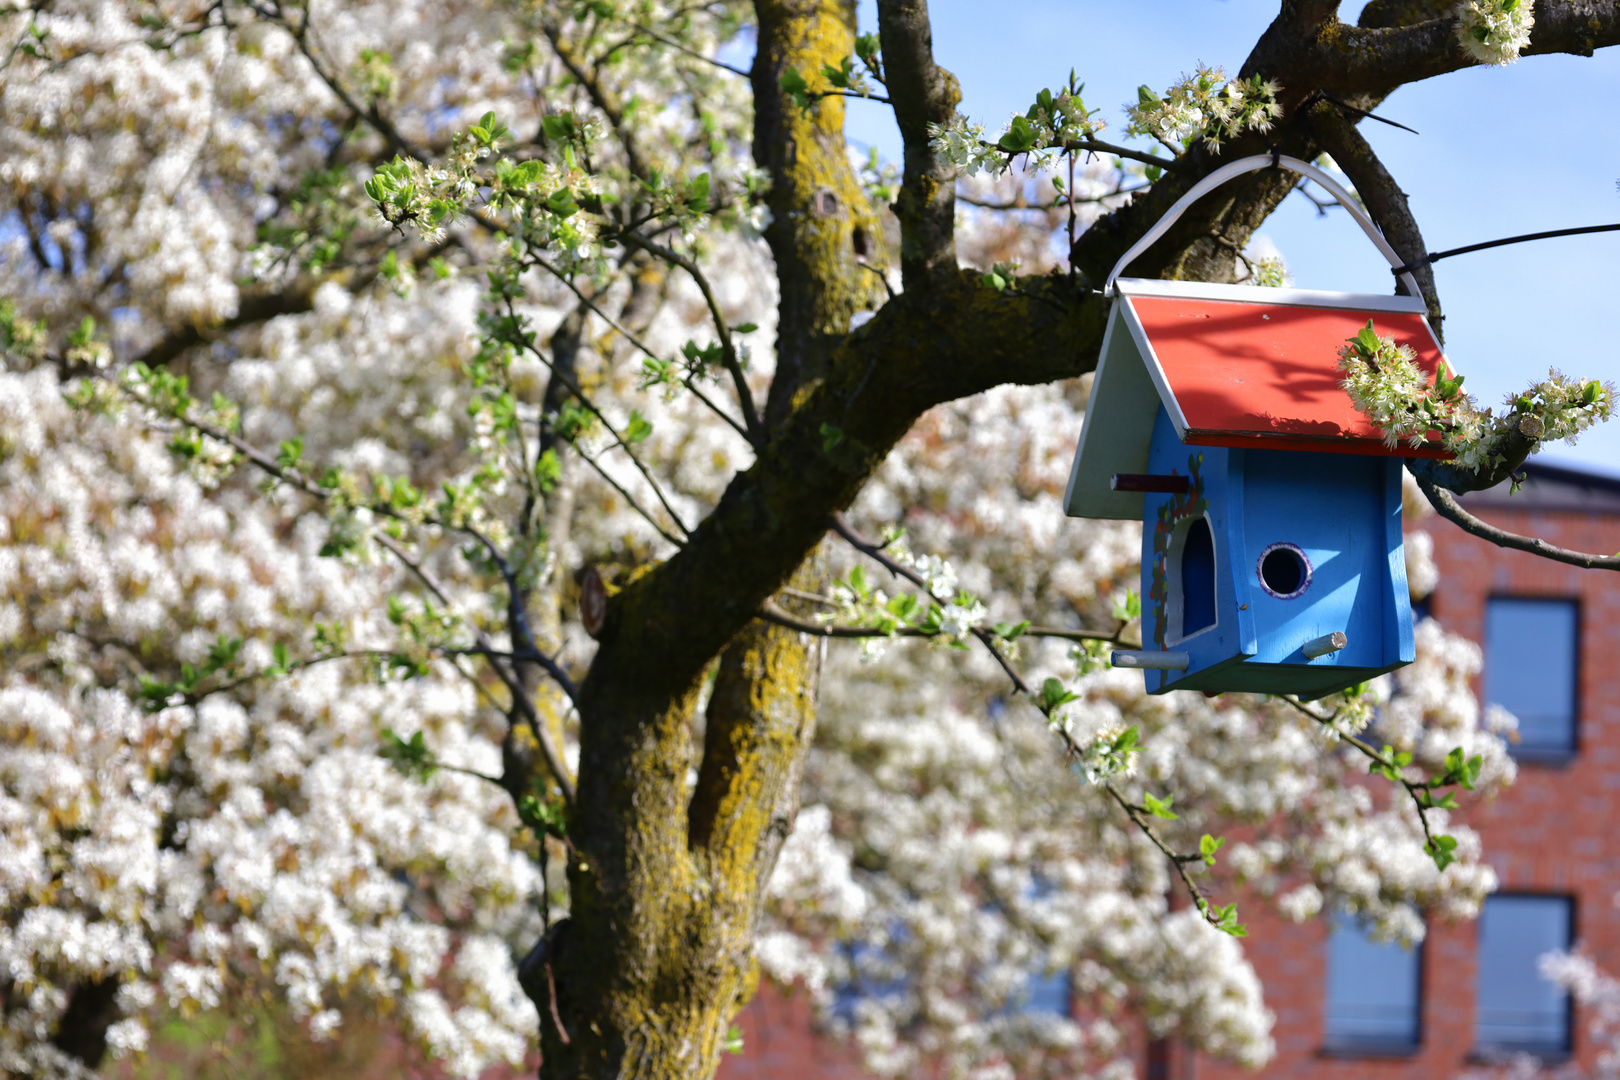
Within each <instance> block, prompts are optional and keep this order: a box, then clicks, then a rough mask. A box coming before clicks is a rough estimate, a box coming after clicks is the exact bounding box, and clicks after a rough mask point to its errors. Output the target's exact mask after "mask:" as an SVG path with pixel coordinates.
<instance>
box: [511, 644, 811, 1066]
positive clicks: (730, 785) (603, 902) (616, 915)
mask: <svg viewBox="0 0 1620 1080" xmlns="http://www.w3.org/2000/svg"><path fill="white" fill-rule="evenodd" d="M818 669H819V642H818V641H817V640H816V639H812V638H809V637H807V636H805V635H801V634H798V633H796V632H794V631H789V630H784V629H782V628H780V627H776V626H770V625H767V624H763V623H752V624H750V625H749V626H747V627H745V628H744V629H743V630H742V632H741V633H739V634H738V635H737V637H736V638H735V639H734V640H733V641H732V642H731V643H730V644H729V645H728V646H727V648H726V650H725V652H724V654H723V656H722V658H721V661H720V665H719V670H718V672H717V673H716V677H715V683H714V688H713V691H712V694H711V696H710V699H709V705H708V710H707V725H706V732H705V745H704V751H703V762H702V768H701V771H700V772H699V775H698V778H697V783H696V786H695V787H693V786H690V785H689V782H688V774H687V768H688V765H687V763H688V761H689V758H690V747H689V727H690V722H691V720H692V717H693V709H694V708H695V706H696V701H697V697H698V692H697V691H698V687H697V686H693V687H690V688H689V689H688V691H687V692H686V693H684V694H681V695H679V696H678V698H677V703H676V705H675V706H674V707H672V708H665V709H662V710H660V711H658V712H657V713H656V714H655V715H656V717H657V719H656V722H655V723H653V724H651V725H648V726H647V727H646V728H638V727H637V726H632V725H623V724H609V725H604V726H607V727H611V728H612V729H614V730H615V731H616V732H617V733H618V734H617V736H616V737H613V738H610V739H602V740H587V742H588V745H587V748H586V751H585V753H586V755H587V757H586V758H585V760H584V761H582V768H581V770H580V775H581V785H580V791H579V800H580V801H579V810H578V811H577V812H576V816H575V821H576V825H575V828H574V832H573V840H574V845H575V847H576V849H577V851H578V854H577V855H576V856H575V857H574V858H573V860H572V861H571V863H570V866H569V878H570V884H571V886H572V893H573V915H572V917H571V918H570V919H569V920H567V921H566V922H565V923H563V924H560V925H559V926H558V927H557V932H556V933H555V934H554V937H553V941H552V943H551V948H550V954H549V960H550V962H551V965H552V975H553V978H552V980H551V982H550V983H549V985H548V984H546V983H545V982H544V981H543V980H534V982H535V983H536V986H535V987H534V989H537V990H538V991H539V1000H538V1001H537V1004H538V1005H539V1007H540V1012H541V1016H542V1018H543V1022H542V1029H543V1052H544V1055H545V1064H544V1066H543V1067H542V1070H541V1075H542V1076H545V1077H569V1078H573V1077H580V1078H585V1077H590V1078H593V1080H595V1078H605V1077H622V1078H626V1080H628V1078H631V1077H648V1078H651V1077H658V1078H668V1080H674V1078H676V1077H680V1078H694V1077H695V1078H704V1077H709V1076H712V1075H713V1074H714V1071H715V1070H716V1069H717V1068H718V1067H719V1063H720V1055H721V1053H722V1051H723V1049H724V1039H725V1032H726V1030H727V1028H728V1026H729V1023H730V1021H731V1018H732V1017H733V1016H734V1015H735V1014H736V1011H737V1009H738V1008H740V1007H741V1005H742V1004H743V1003H745V1002H746V1001H747V999H748V997H749V996H750V995H751V994H752V993H753V990H754V986H755V983H756V980H757V971H756V966H755V963H754V958H753V940H754V932H755V929H756V927H757V925H758V922H759V916H760V911H761V907H762V903H763V897H764V892H765V884H766V881H767V880H768V879H769V877H770V873H771V869H772V868H773V867H774V866H775V863H776V856H777V852H778V851H779V850H780V847H781V842H782V839H783V837H785V836H786V835H787V833H788V832H789V831H790V830H791V828H792V825H793V818H794V815H795V814H796V813H797V812H798V790H799V774H800V769H801V767H802V764H803V760H804V752H805V750H806V749H807V748H808V746H809V742H810V737H811V734H812V732H813V730H814V715H815V713H814V703H815V691H816V675H817V671H818ZM627 681H629V682H631V683H633V680H627ZM603 698H604V699H605V700H600V701H598V702H593V704H594V705H596V706H597V707H600V708H603V709H616V710H624V711H626V712H629V711H632V710H635V709H637V708H643V709H646V708H649V707H650V706H651V705H652V704H653V703H652V700H650V699H649V698H648V697H647V696H646V695H645V694H644V693H642V692H641V691H639V690H638V689H636V688H635V687H634V686H633V685H624V684H621V685H620V686H619V687H617V688H616V692H612V693H609V694H604V695H603ZM594 713H595V709H593V710H591V712H590V713H587V715H586V723H587V725H589V724H590V719H591V715H592V714H594ZM587 822H594V823H597V825H596V827H593V826H591V825H588V824H587ZM550 986H555V987H556V988H557V990H556V993H557V1000H556V1011H555V1014H553V1012H552V1008H551V1006H552V1003H551V1001H550V1000H549V997H548V994H549V987H550ZM553 1015H555V1018H556V1020H558V1021H560V1022H561V1030H559V1029H558V1026H557V1023H556V1022H554V1021H553V1019H552V1017H553Z"/></svg>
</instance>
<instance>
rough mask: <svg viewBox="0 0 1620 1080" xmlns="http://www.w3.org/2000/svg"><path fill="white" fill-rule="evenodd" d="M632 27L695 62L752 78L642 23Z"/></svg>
mask: <svg viewBox="0 0 1620 1080" xmlns="http://www.w3.org/2000/svg"><path fill="white" fill-rule="evenodd" d="M630 25H631V26H634V27H635V28H636V29H637V30H638V31H640V32H641V33H643V34H646V35H647V36H648V37H650V38H653V39H655V40H657V41H661V42H663V43H664V44H665V45H668V46H669V47H670V48H672V49H676V50H679V51H680V52H683V53H685V54H686V55H687V56H690V57H691V58H692V59H694V60H701V61H703V62H704V63H705V64H711V65H713V66H714V67H717V68H719V69H720V70H721V71H729V72H731V73H732V74H733V75H741V76H742V77H743V78H745V79H747V78H751V77H752V76H751V75H750V74H749V72H747V71H744V70H743V69H742V68H740V67H732V66H731V65H730V64H728V63H726V62H725V61H724V60H716V59H715V58H714V57H712V56H704V55H703V54H702V53H700V52H698V51H697V50H696V49H689V48H687V47H686V46H685V45H682V44H681V43H680V42H678V41H671V40H670V39H669V38H667V37H665V36H664V35H662V34H660V33H658V31H656V30H650V29H648V28H647V27H645V26H642V25H641V24H640V23H631V24H630Z"/></svg>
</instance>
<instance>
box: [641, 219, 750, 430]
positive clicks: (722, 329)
mask: <svg viewBox="0 0 1620 1080" xmlns="http://www.w3.org/2000/svg"><path fill="white" fill-rule="evenodd" d="M615 235H617V236H618V237H619V238H620V239H622V240H623V241H624V242H625V243H627V244H633V245H635V246H636V247H639V248H641V249H642V250H643V251H645V252H647V253H648V254H649V255H656V256H658V257H659V258H661V259H664V260H666V261H667V262H671V263H674V264H675V265H676V266H678V267H680V268H681V269H682V270H685V271H686V273H687V274H688V276H690V277H691V279H692V280H693V282H695V283H696V284H697V287H698V291H700V292H701V293H702V294H703V300H704V302H705V303H706V304H708V306H709V315H710V316H711V318H712V319H713V321H714V326H715V330H716V331H717V332H718V333H719V335H720V358H721V359H722V360H723V361H724V362H725V365H726V370H727V371H729V372H731V381H732V383H733V384H734V386H735V387H736V390H737V401H738V404H739V405H741V406H742V411H743V425H744V426H745V427H746V428H747V429H748V432H749V438H748V441H749V442H750V443H752V444H753V445H754V448H755V449H760V448H763V447H764V445H765V427H764V425H763V424H761V423H760V419H759V410H758V409H757V408H755V406H754V395H753V393H752V392H751V391H750V390H749V389H748V379H747V377H746V376H745V375H744V374H743V369H742V363H741V362H740V361H739V360H738V359H737V347H736V345H735V343H734V342H733V341H732V340H731V327H730V326H727V325H726V318H725V316H724V315H723V314H722V313H721V311H720V302H719V301H718V300H716V299H715V295H714V290H713V289H712V288H710V287H709V279H708V278H706V277H704V276H703V271H702V270H700V269H699V268H698V265H697V263H696V262H694V261H693V260H691V259H689V258H687V257H686V256H685V255H682V254H681V253H680V252H678V251H675V250H673V249H671V248H667V247H664V246H663V245H662V244H658V243H654V242H653V241H651V240H648V239H646V238H645V237H643V236H640V235H638V234H637V233H633V232H620V233H617V234H615Z"/></svg>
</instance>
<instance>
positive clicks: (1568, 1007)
mask: <svg viewBox="0 0 1620 1080" xmlns="http://www.w3.org/2000/svg"><path fill="white" fill-rule="evenodd" d="M1497 898H1501V899H1535V900H1562V901H1563V902H1564V905H1565V907H1566V908H1567V909H1568V911H1569V934H1568V941H1567V943H1566V944H1565V945H1564V948H1565V949H1573V948H1574V947H1575V943H1576V942H1577V941H1579V940H1580V921H1579V920H1580V910H1581V905H1580V896H1579V894H1577V893H1573V892H1556V891H1553V890H1551V889H1533V888H1532V889H1498V890H1497V891H1496V892H1493V893H1491V894H1490V895H1489V896H1487V897H1486V898H1485V903H1486V904H1489V903H1490V902H1491V901H1492V900H1494V899H1497ZM1479 914H1480V918H1479V919H1476V920H1475V921H1474V927H1475V929H1474V1033H1473V1044H1474V1049H1473V1052H1472V1053H1471V1054H1470V1055H1469V1057H1470V1059H1471V1060H1473V1061H1476V1062H1482V1063H1487V1064H1495V1063H1499V1062H1501V1061H1502V1060H1504V1059H1506V1058H1509V1057H1513V1056H1517V1055H1519V1054H1525V1055H1528V1056H1530V1057H1532V1058H1535V1059H1536V1060H1537V1061H1539V1062H1540V1063H1541V1064H1543V1065H1559V1064H1562V1063H1564V1062H1566V1061H1570V1060H1573V1058H1574V1057H1575V1032H1576V1029H1577V1028H1578V1027H1579V1025H1578V1024H1577V1023H1576V1020H1575V1008H1576V1005H1577V1004H1578V1003H1577V1002H1576V1000H1575V995H1574V994H1571V993H1570V992H1569V991H1568V990H1565V991H1564V1001H1565V1009H1564V1045H1563V1048H1562V1049H1558V1050H1530V1049H1527V1048H1525V1047H1522V1046H1514V1047H1495V1046H1486V1047H1482V1046H1480V1045H1479V979H1480V967H1481V965H1480V962H1479V958H1480V955H1481V949H1480V935H1481V934H1482V933H1483V932H1484V925H1483V923H1482V921H1481V920H1483V918H1484V916H1485V908H1484V905H1481V906H1480V911H1479Z"/></svg>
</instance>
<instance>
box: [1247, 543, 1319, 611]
mask: <svg viewBox="0 0 1620 1080" xmlns="http://www.w3.org/2000/svg"><path fill="white" fill-rule="evenodd" d="M1279 551H1286V552H1288V553H1289V554H1290V555H1292V556H1293V557H1294V558H1295V559H1297V560H1298V562H1299V584H1298V585H1296V586H1295V587H1294V589H1293V590H1292V591H1291V592H1284V591H1282V590H1279V589H1275V588H1273V587H1272V584H1271V582H1269V581H1267V580H1266V559H1268V558H1270V557H1271V556H1272V555H1273V554H1275V553H1277V552H1279ZM1254 573H1255V577H1257V578H1259V579H1260V587H1261V588H1262V589H1264V590H1266V594H1267V595H1269V596H1274V597H1276V598H1277V599H1278V600H1292V599H1294V598H1295V597H1296V596H1299V595H1300V594H1301V593H1303V592H1304V591H1305V590H1306V589H1308V588H1310V587H1311V577H1312V575H1313V573H1314V568H1313V567H1312V566H1311V560H1310V556H1308V555H1306V554H1305V551H1304V549H1303V548H1301V547H1300V546H1299V545H1298V544H1290V543H1288V542H1287V541H1279V542H1277V543H1275V544H1268V545H1267V546H1266V549H1265V550H1264V551H1262V552H1261V553H1260V558H1259V559H1257V560H1255V564H1254Z"/></svg>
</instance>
